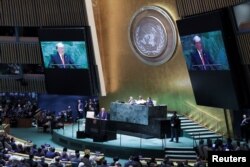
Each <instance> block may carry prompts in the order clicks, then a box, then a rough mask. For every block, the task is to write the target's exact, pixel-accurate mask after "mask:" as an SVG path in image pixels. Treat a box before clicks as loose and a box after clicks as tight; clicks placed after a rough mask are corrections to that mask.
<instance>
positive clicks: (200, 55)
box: [191, 35, 216, 70]
mask: <svg viewBox="0 0 250 167" xmlns="http://www.w3.org/2000/svg"><path fill="white" fill-rule="evenodd" d="M193 42H194V46H195V49H194V50H193V52H192V53H191V69H192V70H216V66H215V64H214V61H213V59H212V57H211V56H210V54H209V52H208V51H206V50H205V49H204V48H203V46H202V42H201V38H200V37H199V36H198V35H196V36H194V38H193Z"/></svg>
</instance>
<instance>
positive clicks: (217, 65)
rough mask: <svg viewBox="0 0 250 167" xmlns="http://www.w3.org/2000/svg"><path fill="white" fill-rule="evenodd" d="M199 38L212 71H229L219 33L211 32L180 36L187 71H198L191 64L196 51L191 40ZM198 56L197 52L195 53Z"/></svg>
mask: <svg viewBox="0 0 250 167" xmlns="http://www.w3.org/2000/svg"><path fill="white" fill-rule="evenodd" d="M195 36H199V37H200V38H201V43H202V47H203V50H204V51H206V53H207V55H209V56H210V58H211V60H212V63H211V62H210V65H209V66H211V67H213V68H211V69H212V70H229V65H228V60H227V54H226V49H225V46H224V42H223V37H222V33H221V31H211V32H205V33H198V34H190V35H185V36H181V42H182V49H183V54H184V57H185V60H186V63H187V67H188V69H189V70H199V68H195V64H194V63H193V62H192V56H194V53H195V51H196V50H197V49H196V48H195V46H194V40H193V38H194V37H195ZM197 54H198V52H197Z"/></svg>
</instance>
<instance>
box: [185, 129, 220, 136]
mask: <svg viewBox="0 0 250 167" xmlns="http://www.w3.org/2000/svg"><path fill="white" fill-rule="evenodd" d="M188 134H189V135H190V136H199V135H213V134H215V133H214V132H212V131H209V130H207V131H204V132H195V133H188Z"/></svg>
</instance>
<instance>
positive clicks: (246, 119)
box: [240, 114, 250, 143]
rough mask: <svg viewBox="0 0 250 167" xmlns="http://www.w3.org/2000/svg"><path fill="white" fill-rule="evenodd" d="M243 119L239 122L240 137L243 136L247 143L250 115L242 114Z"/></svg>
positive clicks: (249, 130)
mask: <svg viewBox="0 0 250 167" xmlns="http://www.w3.org/2000/svg"><path fill="white" fill-rule="evenodd" d="M242 117H243V119H242V121H241V124H240V128H241V139H242V140H243V138H245V141H246V143H248V140H249V132H250V117H248V116H247V115H246V114H243V116H242Z"/></svg>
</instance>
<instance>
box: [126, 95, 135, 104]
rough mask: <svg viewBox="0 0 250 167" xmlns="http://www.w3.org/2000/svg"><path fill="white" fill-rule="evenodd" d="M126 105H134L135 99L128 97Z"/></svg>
mask: <svg viewBox="0 0 250 167" xmlns="http://www.w3.org/2000/svg"><path fill="white" fill-rule="evenodd" d="M128 103H129V104H135V99H134V98H133V97H132V96H130V97H129V100H128Z"/></svg>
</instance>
